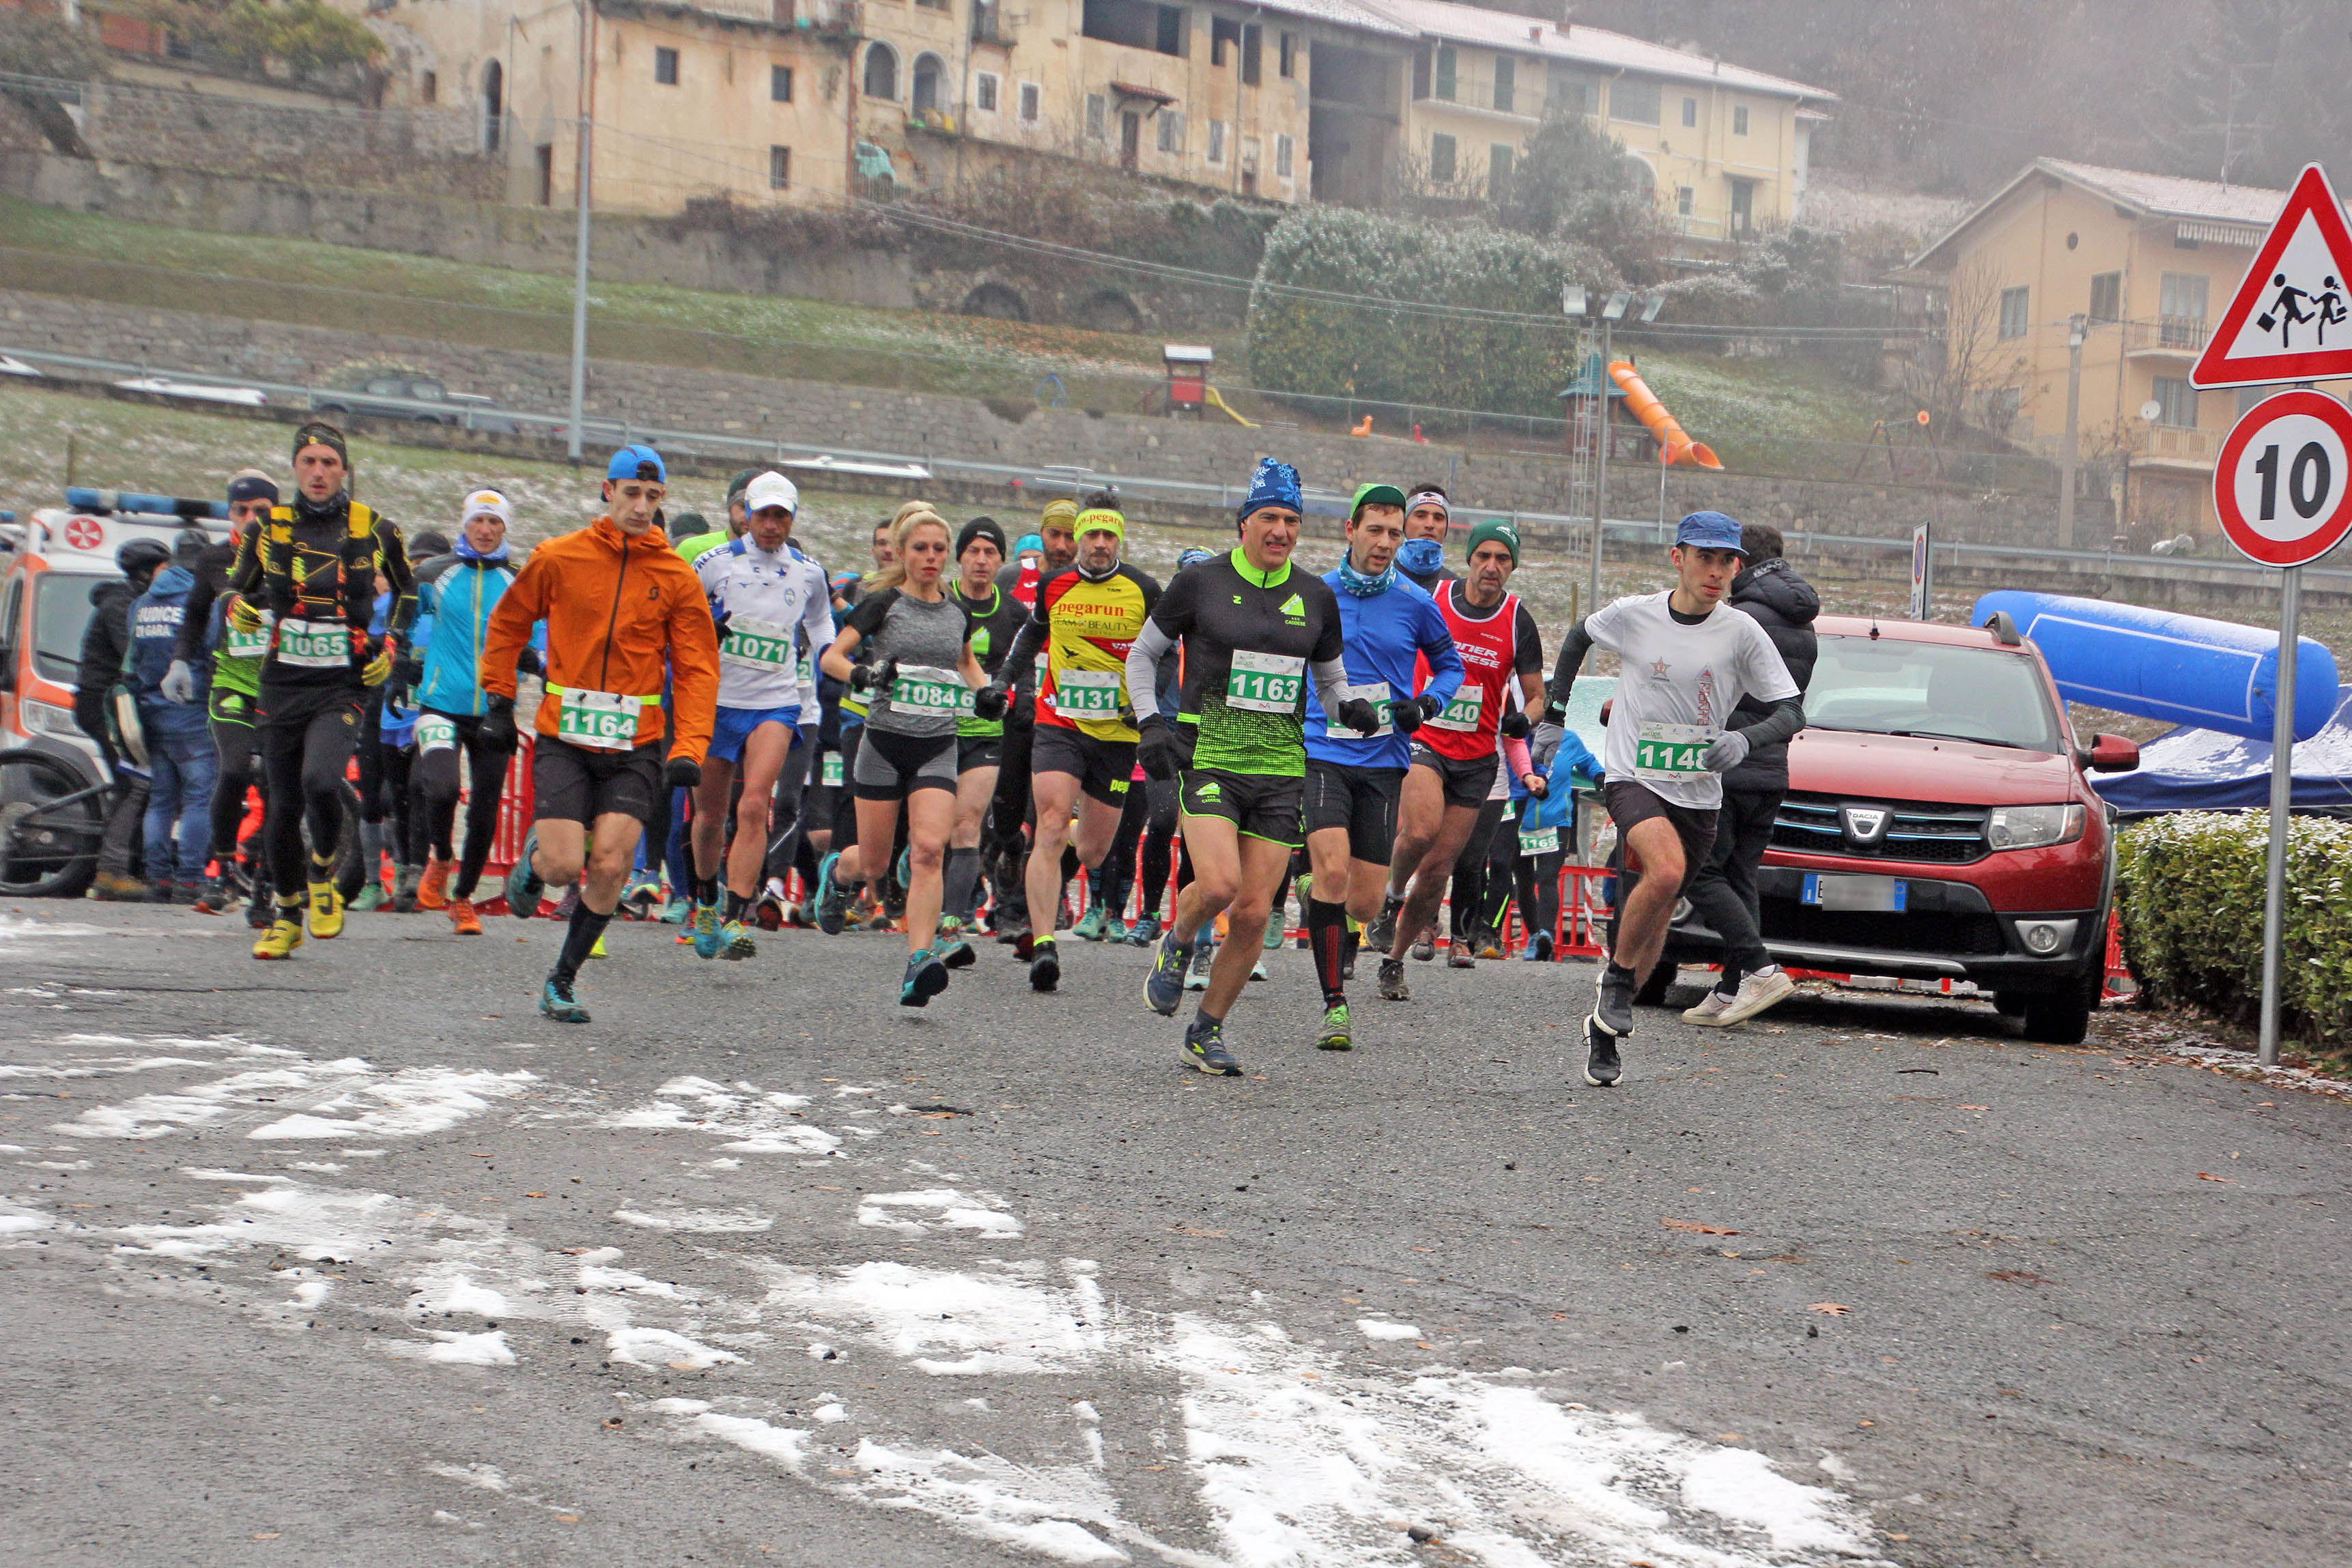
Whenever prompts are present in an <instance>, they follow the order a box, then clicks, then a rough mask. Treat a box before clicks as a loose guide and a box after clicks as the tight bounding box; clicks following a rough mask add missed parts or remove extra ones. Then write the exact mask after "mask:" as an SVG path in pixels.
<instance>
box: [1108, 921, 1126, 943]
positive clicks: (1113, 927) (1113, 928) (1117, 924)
mask: <svg viewBox="0 0 2352 1568" xmlns="http://www.w3.org/2000/svg"><path fill="white" fill-rule="evenodd" d="M1103 940H1104V941H1106V942H1124V941H1126V940H1127V922H1126V921H1124V920H1121V919H1120V918H1119V917H1118V915H1110V916H1108V917H1107V918H1105V920H1104V921H1103Z"/></svg>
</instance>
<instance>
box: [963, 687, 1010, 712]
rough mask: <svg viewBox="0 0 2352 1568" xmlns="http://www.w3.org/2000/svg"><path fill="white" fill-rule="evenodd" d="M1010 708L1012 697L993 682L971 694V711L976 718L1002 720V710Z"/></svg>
mask: <svg viewBox="0 0 2352 1568" xmlns="http://www.w3.org/2000/svg"><path fill="white" fill-rule="evenodd" d="M1011 706H1013V697H1012V695H1011V694H1010V693H1008V692H1007V691H1006V690H1005V689H1004V688H1003V686H1000V685H997V684H996V683H995V682H993V681H991V682H990V683H989V684H988V685H984V686H982V687H981V688H980V690H978V691H976V692H974V693H972V694H971V711H972V715H973V716H974V717H976V718H984V719H1000V718H1003V716H1004V710H1005V709H1007V708H1009V707H1011Z"/></svg>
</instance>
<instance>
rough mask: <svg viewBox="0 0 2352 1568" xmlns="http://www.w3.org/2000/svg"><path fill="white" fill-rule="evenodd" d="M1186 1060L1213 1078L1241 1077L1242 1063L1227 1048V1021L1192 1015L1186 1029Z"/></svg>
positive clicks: (1196, 1014)
mask: <svg viewBox="0 0 2352 1568" xmlns="http://www.w3.org/2000/svg"><path fill="white" fill-rule="evenodd" d="M1184 1060H1185V1061H1188V1062H1190V1063H1191V1064H1192V1066H1193V1067H1195V1068H1197V1069H1199V1070H1200V1071H1202V1072H1205V1073H1207V1074H1208V1075H1209V1076H1210V1077H1212V1078H1239V1077H1240V1076H1241V1075H1242V1064H1241V1063H1240V1062H1238V1061H1234V1053H1233V1052H1232V1051H1227V1050H1226V1049H1225V1023H1224V1020H1223V1019H1217V1020H1216V1021H1214V1022H1211V1021H1210V1020H1209V1019H1204V1018H1202V1017H1201V1016H1200V1015H1199V1014H1198V1013H1195V1014H1193V1015H1192V1023H1190V1024H1189V1025H1187V1026H1186V1027H1185V1030H1184Z"/></svg>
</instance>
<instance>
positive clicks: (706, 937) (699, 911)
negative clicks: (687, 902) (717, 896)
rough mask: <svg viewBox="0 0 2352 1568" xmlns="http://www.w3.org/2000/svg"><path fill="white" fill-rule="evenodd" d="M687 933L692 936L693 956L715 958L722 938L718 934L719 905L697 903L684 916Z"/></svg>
mask: <svg viewBox="0 0 2352 1568" xmlns="http://www.w3.org/2000/svg"><path fill="white" fill-rule="evenodd" d="M686 930H687V934H688V936H692V937H693V938H694V956H696V957H698V958H716V957H717V956H719V943H720V941H721V940H722V938H721V937H720V936H719V905H717V904H696V905H695V906H694V910H693V913H691V914H689V915H688V916H687V917H686Z"/></svg>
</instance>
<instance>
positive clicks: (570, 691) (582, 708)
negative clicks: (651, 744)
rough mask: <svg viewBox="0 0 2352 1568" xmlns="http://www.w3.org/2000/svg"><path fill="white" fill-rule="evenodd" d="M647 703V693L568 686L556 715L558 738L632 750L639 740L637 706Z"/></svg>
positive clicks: (599, 747) (595, 747)
mask: <svg viewBox="0 0 2352 1568" xmlns="http://www.w3.org/2000/svg"><path fill="white" fill-rule="evenodd" d="M642 706H645V699H644V698H643V697H631V696H620V695H615V694H614V693H612V692H589V691H583V690H581V689H580V688H579V687H577V686H567V687H565V688H564V692H563V706H562V709H560V710H559V711H558V713H557V716H556V721H555V735H556V738H557V739H559V740H568V741H570V742H571V743H572V745H574V746H584V747H590V748H591V749H593V750H596V751H628V750H631V749H633V748H635V746H636V744H637V710H638V709H639V708H640V707H642Z"/></svg>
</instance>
